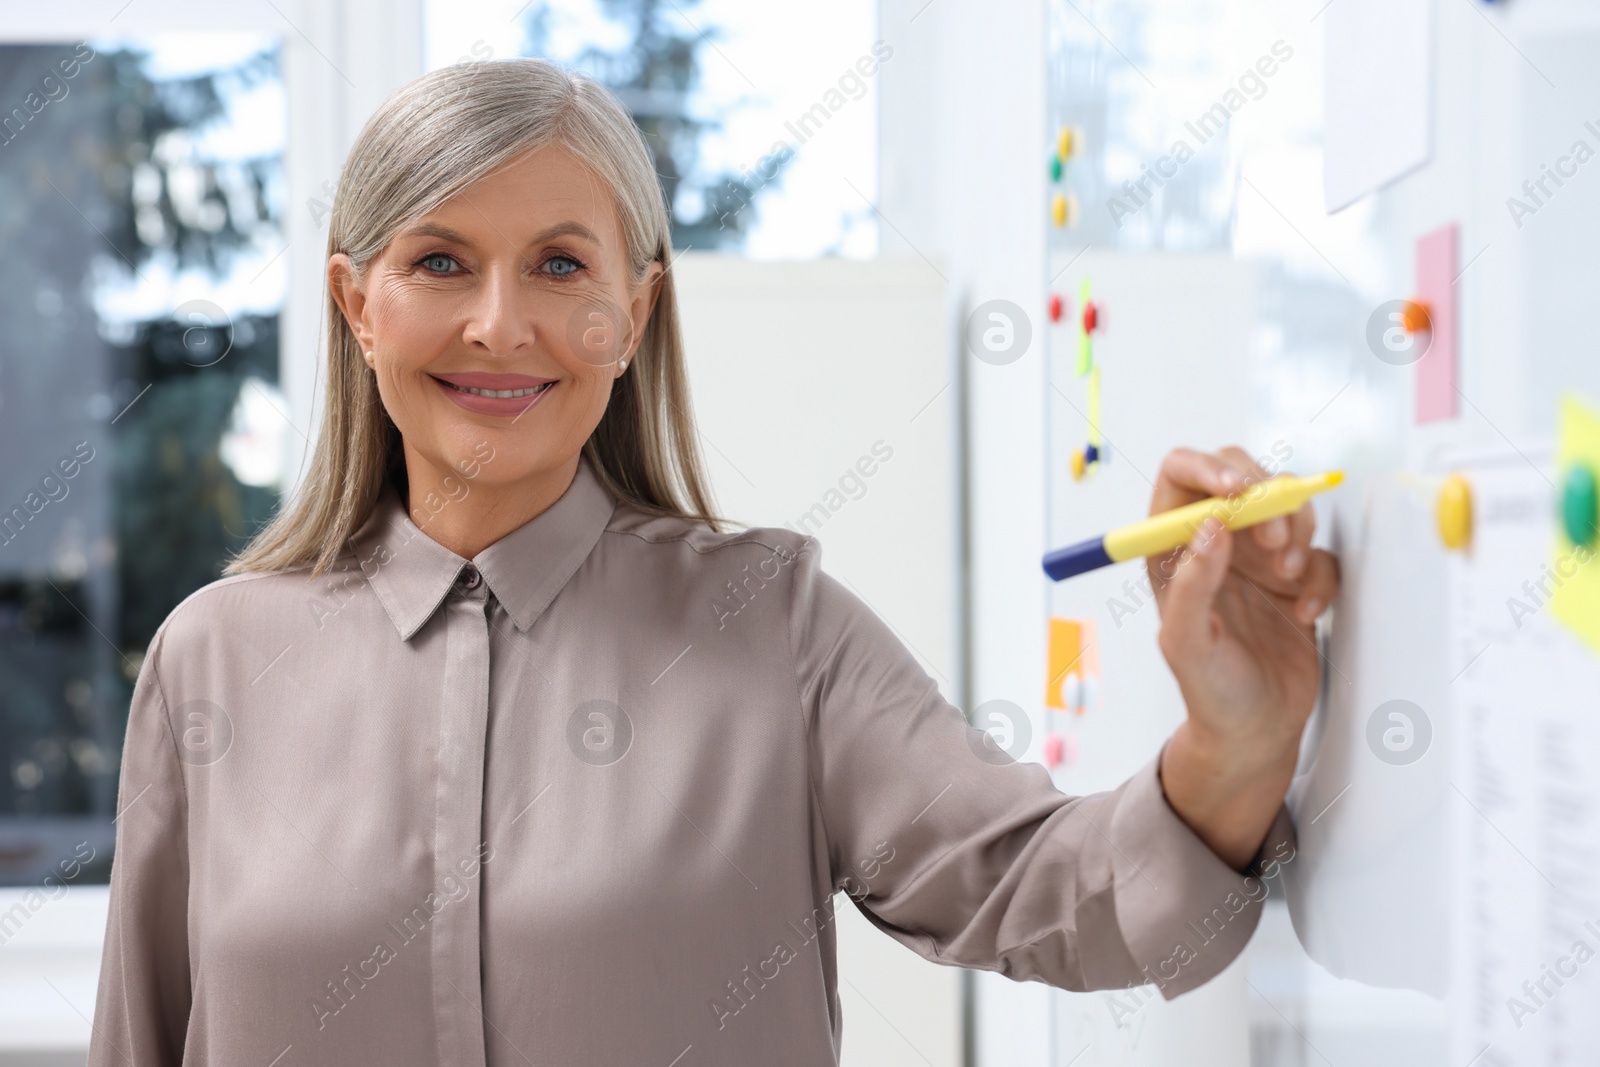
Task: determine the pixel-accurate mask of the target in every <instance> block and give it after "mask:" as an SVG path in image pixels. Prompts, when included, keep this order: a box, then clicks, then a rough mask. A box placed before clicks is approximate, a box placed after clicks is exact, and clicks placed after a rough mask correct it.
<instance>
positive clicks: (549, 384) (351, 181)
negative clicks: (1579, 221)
mask: <svg viewBox="0 0 1600 1067" xmlns="http://www.w3.org/2000/svg"><path fill="white" fill-rule="evenodd" d="M329 252H330V257H329V261H328V287H329V305H328V374H327V380H328V395H327V404H326V415H325V418H324V422H323V426H322V429H321V433H320V437H319V439H318V442H317V446H316V452H315V457H314V460H313V467H312V470H311V473H310V475H309V477H308V479H307V481H306V483H305V486H304V488H303V489H302V490H301V491H300V492H299V493H298V494H297V496H296V497H295V498H294V500H293V501H292V502H290V503H289V504H288V506H287V507H286V508H285V510H284V511H283V513H282V514H281V515H280V516H279V518H278V519H277V520H276V521H274V522H273V524H272V525H271V526H269V527H268V528H266V529H265V530H264V531H262V533H261V534H260V536H259V537H257V539H256V540H255V541H254V542H252V543H251V544H250V545H249V547H248V548H247V549H246V550H245V551H244V553H243V554H242V555H241V556H240V558H239V559H237V560H236V561H235V562H234V563H233V564H232V565H231V567H230V571H231V572H232V576H231V577H227V578H224V579H223V580H221V581H219V582H216V583H214V584H212V585H210V586H207V587H206V588H204V589H202V590H200V591H199V592H197V593H195V594H194V595H193V596H191V597H190V598H189V599H188V600H186V601H185V602H184V603H183V604H182V605H180V606H179V607H178V608H177V609H176V610H175V611H174V612H173V614H172V616H171V617H170V618H169V619H168V620H167V622H166V623H165V625H164V626H163V627H162V629H161V631H160V633H158V634H157V636H156V638H155V640H154V641H153V642H152V644H151V646H150V649H149V652H148V654H147V657H146V659H145V661H144V664H143V668H142V670H141V673H140V677H139V682H138V684H137V686H136V687H135V691H134V700H133V706H132V710H131V713H130V719H129V723H128V734H127V742H126V747H125V750H124V756H123V764H122V778H121V790H122V792H121V795H122V797H123V801H122V812H121V815H120V816H119V819H118V830H117V852H116V863H115V869H114V871H113V877H112V889H111V894H112V895H111V900H112V904H111V916H110V925H109V928H108V930H107V933H106V944H105V957H104V964H103V967H102V971H101V979H100V990H99V1000H98V1003H97V1005H96V1019H95V1031H94V1043H93V1049H92V1052H91V1056H90V1061H91V1063H93V1064H96V1065H107V1067H109V1065H112V1064H125V1065H127V1064H131V1065H135V1067H144V1065H146V1064H152V1065H153V1064H176V1063H179V1062H182V1063H185V1064H204V1063H229V1064H234V1063H259V1064H263V1065H266V1064H283V1065H288V1064H294V1063H304V1064H349V1063H385V1064H430V1063H437V1064H449V1065H451V1067H470V1065H473V1064H511V1063H522V1062H529V1063H531V1062H546V1063H607V1064H609V1063H654V1064H661V1065H663V1067H665V1065H668V1064H673V1063H681V1064H751V1063H765V1064H774V1063H786V1064H787V1063H792V1064H808V1065H812V1064H821V1063H832V1062H835V1060H836V1058H837V1055H838V1050H839V1043H840V1035H841V1021H840V1015H839V1002H838V997H837V988H836V976H835V968H834V931H833V925H832V921H831V919H832V910H831V909H832V906H833V896H834V893H835V892H836V891H838V890H840V889H843V890H845V891H846V892H847V893H849V894H850V896H851V897H852V898H853V899H854V901H855V903H856V904H857V905H858V906H859V907H861V908H862V909H863V911H864V912H865V913H866V915H867V916H868V917H869V918H870V919H871V920H872V921H873V922H874V923H875V924H876V925H877V926H878V927H879V928H880V929H882V930H883V931H884V932H886V933H887V934H889V935H890V936H892V937H894V938H896V939H897V940H899V941H901V942H903V943H904V944H906V945H907V946H909V947H910V948H912V949H913V950H914V951H916V952H918V953H920V954H921V955H923V956H925V957H927V958H928V959H931V960H935V961H937V962H940V963H947V964H953V965H960V966H965V967H974V968H984V969H989V970H997V971H1000V972H1001V973H1004V974H1006V975H1009V976H1011V977H1012V978H1016V979H1026V980H1037V981H1043V982H1048V983H1050V984H1053V985H1058V986H1062V987H1066V988H1071V989H1085V988H1104V987H1111V986H1126V985H1130V984H1135V983H1140V984H1142V983H1147V982H1153V983H1156V984H1158V985H1159V986H1160V987H1161V989H1162V992H1163V993H1164V994H1165V995H1167V996H1173V995H1176V994H1177V993H1179V992H1182V991H1184V990H1186V989H1189V988H1192V987H1194V986H1196V985H1199V984H1200V983H1202V982H1204V981H1206V980H1207V979H1208V978H1210V977H1211V976H1213V975H1215V974H1216V973H1217V972H1218V971H1219V970H1221V969H1222V968H1223V967H1224V966H1225V965H1226V964H1227V963H1228V962H1229V960H1230V959H1231V958H1232V957H1233V956H1234V955H1235V954H1236V953H1237V952H1238V951H1239V949H1240V948H1241V947H1242V946H1243V944H1244V943H1245V941H1246V940H1247V939H1248V936H1249V933H1250V931H1251V929H1253V926H1254V924H1255V922H1256V919H1257V911H1258V907H1259V904H1258V902H1259V900H1260V898H1261V897H1262V896H1264V894H1265V891H1264V889H1263V888H1262V886H1261V883H1260V882H1259V881H1258V880H1257V878H1256V875H1257V874H1261V873H1268V874H1270V873H1271V872H1270V870H1268V871H1266V872H1263V871H1262V870H1261V865H1263V864H1265V865H1267V866H1268V867H1270V866H1271V865H1273V864H1275V863H1277V862H1281V861H1283V860H1285V859H1287V858H1288V857H1289V856H1290V855H1291V854H1292V829H1291V827H1290V825H1289V821H1288V817H1287V815H1286V813H1285V812H1284V810H1283V807H1282V799H1283V796H1284V791H1285V789H1286V787H1287V784H1288V781H1289V778H1290V776H1291V774H1292V770H1293V765H1294V758H1295V750H1296V744H1297V741H1298V737H1299V734H1300V730H1301V727H1302V726H1303V724H1304V721H1305V719H1306V716H1307V715H1308V714H1309V712H1310V709H1311V706H1312V702H1313V698H1314V694H1315V691H1316V688H1317V683H1318V677H1319V675H1318V661H1317V654H1316V651H1315V645H1314V642H1313V640H1312V633H1311V629H1310V628H1311V625H1312V622H1313V620H1314V619H1315V618H1316V616H1317V614H1318V613H1319V612H1320V611H1321V610H1322V607H1323V606H1324V605H1326V603H1327V602H1328V600H1329V598H1330V597H1331V595H1332V593H1333V590H1334V586H1335V584H1336V577H1335V569H1334V565H1333V561H1332V560H1331V558H1330V557H1328V556H1327V555H1326V554H1323V553H1314V552H1311V551H1310V550H1309V541H1310V536H1311V527H1312V521H1311V516H1310V513H1309V511H1307V512H1304V513H1302V514H1300V515H1297V516H1295V517H1294V518H1293V519H1292V520H1279V521H1278V522H1277V523H1275V524H1274V525H1271V526H1267V527H1262V528H1260V529H1259V530H1258V531H1257V532H1256V533H1254V534H1253V535H1252V536H1250V537H1241V538H1239V539H1238V540H1237V542H1235V541H1233V540H1230V536H1229V535H1228V533H1227V531H1225V530H1217V529H1214V528H1208V529H1207V530H1206V531H1204V534H1205V536H1202V537H1201V538H1199V539H1198V541H1197V545H1196V547H1195V550H1194V551H1193V553H1192V554H1189V555H1184V556H1182V557H1175V558H1173V559H1171V560H1167V561H1163V562H1162V564H1161V565H1162V566H1165V565H1166V564H1181V565H1178V566H1176V569H1175V570H1173V569H1170V568H1169V569H1165V570H1164V571H1163V572H1162V573H1164V574H1167V575H1171V579H1170V581H1166V580H1158V582H1157V584H1158V585H1159V586H1160V587H1161V588H1160V597H1161V602H1162V612H1163V624H1162V634H1161V642H1162V648H1163V650H1164V652H1165V654H1166V656H1167V658H1168V660H1169V662H1170V663H1171V665H1172V669H1173V671H1174V672H1175V673H1176V675H1177V677H1178V680H1179V682H1180V684H1181V686H1182V690H1183V694H1184V698H1185V700H1186V702H1187V705H1188V709H1189V718H1188V720H1187V722H1186V723H1185V724H1184V725H1183V726H1182V727H1181V728H1180V729H1179V730H1178V731H1177V732H1176V733H1175V734H1174V736H1173V737H1172V738H1171V739H1170V740H1169V742H1168V743H1167V744H1166V745H1165V747H1164V749H1163V751H1162V753H1161V755H1160V757H1159V758H1158V759H1156V760H1152V761H1151V763H1150V765H1149V766H1147V767H1146V768H1145V769H1144V770H1142V771H1141V772H1140V773H1139V774H1138V775H1136V776H1135V777H1134V778H1132V779H1131V780H1130V781H1128V782H1127V783H1125V784H1124V785H1123V786H1122V787H1120V788H1119V789H1117V790H1115V791H1114V792H1111V793H1105V794H1097V795H1093V796H1087V797H1082V798H1071V797H1067V796H1064V795H1062V794H1060V793H1058V792H1057V791H1056V790H1055V789H1054V787H1053V786H1052V784H1051V782H1050V779H1049V777H1048V775H1047V774H1046V773H1045V771H1044V769H1043V768H1041V767H1040V766H1038V765H1037V764H1018V763H1014V762H1012V761H1010V760H1009V759H1005V758H997V755H998V754H997V753H996V751H995V750H994V748H993V746H992V745H990V744H988V743H987V739H986V737H985V735H984V734H982V733H981V732H979V731H976V730H974V729H973V728H971V727H969V726H968V725H967V724H966V723H965V721H964V719H963V716H962V714H961V712H960V711H959V710H958V709H957V708H955V707H953V706H952V705H950V704H949V703H947V702H946V701H945V700H944V699H943V698H942V697H941V696H940V694H939V692H938V690H937V688H936V686H935V685H934V683H933V682H932V681H931V680H930V679H929V677H928V676H927V674H926V673H924V672H923V671H922V670H921V669H920V668H919V667H918V666H917V664H916V662H915V661H914V659H913V658H912V656H911V655H910V653H909V652H908V651H907V650H906V649H905V648H904V647H903V646H902V645H901V644H900V643H899V642H898V641H897V640H896V638H895V637H894V636H893V634H892V633H891V631H890V630H889V629H888V628H887V627H886V626H885V625H884V624H883V623H882V622H881V621H880V620H878V619H877V618H876V617H875V616H874V615H873V614H872V613H871V612H870V611H869V610H868V609H867V608H866V607H865V606H864V605H863V604H862V603H861V602H860V601H859V600H857V599H856V598H855V597H853V596H852V595H851V594H850V593H848V592H847V591H846V590H845V589H844V588H843V587H842V586H841V585H840V584H838V583H837V582H835V581H833V580H832V579H830V578H829V577H828V576H827V575H826V574H824V573H823V572H822V571H820V570H819V569H818V554H819V549H818V546H817V544H816V542H815V541H813V540H812V539H810V538H807V537H802V536H800V535H797V534H794V533H791V532H789V531H786V530H778V529H761V528H757V529H747V530H743V531H738V532H732V531H728V530H725V529H723V528H722V524H721V523H720V522H719V521H717V520H715V518H714V517H713V515H712V514H711V509H710V506H709V503H708V496H707V493H706V491H705V487H704V478H703V475H702V474H701V472H700V467H699V462H698V458H697V455H696V449H695V434H694V429H693V425H692V423H691V420H690V417H689V404H688V395H687V389H686V387H685V378H684V368H683V356H682V353H681V350H680V344H679V337H678V321H677V311H676V307H675V304H674V296H673V284H672V274H671V272H670V271H669V270H668V269H667V268H668V265H669V255H670V245H669V232H668V224H667V216H666V212H665V208H664V205H663V202H662V198H661V192H660V188H659V185H658V184H657V181H656V176H655V174H654V173H653V171H652V169H651V165H650V161H649V158H648V156H647V154H646V152H645V149H644V145H643V143H642V141H641V140H640V137H639V135H638V133H637V132H636V131H635V129H634V127H633V124H632V123H631V121H630V120H629V118H628V116H627V115H626V114H625V113H624V112H623V111H622V110H621V108H620V107H619V106H618V105H617V103H616V102H615V101H614V100H613V99H612V98H611V97H609V96H608V95H607V94H606V93H605V92H604V91H603V90H602V89H600V88H599V87H597V86H596V85H595V84H594V83H592V82H589V81H586V80H583V79H579V78H574V77H572V76H570V75H568V74H566V73H563V72H562V71H560V70H559V69H557V68H555V67H553V66H551V65H549V64H547V63H543V62H540V61H531V60H528V61H512V62H503V63H486V64H475V65H473V66H472V67H470V68H461V67H458V68H450V69H446V70H441V71H437V72H434V73H432V74H429V75H426V76H424V77H422V78H419V79H417V80H416V81H414V82H412V83H411V84H409V85H407V86H405V87H404V88H402V89H400V90H399V91H398V92H397V93H395V94H394V96H392V97H391V98H390V99H389V100H388V101H387V102H386V103H385V104H384V105H383V107H382V108H381V109H380V110H379V112H378V113H377V114H376V115H375V116H374V117H373V119H372V120H371V122H370V123H369V124H368V125H367V127H366V129H365V130H364V131H363V133H362V135H361V137H360V139H359V140H358V142H357V143H356V145H355V147H354V149H353V150H352V152H351V155H350V158H349V161H348V162H347V163H346V165H345V169H344V173H343V175H342V176H341V178H340V181H339V192H338V198H337V203H336V205H335V208H334V211H333V215H332V219H331V232H330V235H329ZM1259 474H1260V472H1259V470H1257V469H1256V468H1254V466H1253V465H1252V464H1250V463H1249V461H1248V460H1247V459H1245V458H1244V457H1243V454H1242V453H1237V452H1229V453H1226V454H1223V455H1217V456H1208V455H1201V454H1198V453H1191V452H1177V453H1174V454H1173V455H1172V456H1170V457H1168V460H1167V462H1166V465H1165V467H1164V468H1163V472H1162V476H1161V482H1160V485H1159V486H1158V487H1157V490H1156V497H1155V501H1154V506H1155V507H1156V508H1158V509H1159V508H1166V507H1170V506H1173V505H1175V504H1178V503H1181V502H1183V501H1185V500H1188V499H1192V498H1195V497H1198V496H1203V495H1211V494H1215V493H1221V492H1227V491H1230V490H1233V491H1237V490H1238V489H1240V488H1242V486H1243V485H1244V484H1245V480H1246V479H1248V478H1249V477H1252V476H1259ZM1252 864H1254V865H1255V866H1252ZM1247 869H1249V870H1251V871H1252V872H1253V873H1251V874H1241V872H1243V871H1246V870H1247ZM1202 931H1203V932H1202Z"/></svg>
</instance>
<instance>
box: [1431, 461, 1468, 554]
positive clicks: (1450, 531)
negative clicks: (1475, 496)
mask: <svg viewBox="0 0 1600 1067" xmlns="http://www.w3.org/2000/svg"><path fill="white" fill-rule="evenodd" d="M1434 518H1435V519H1436V520H1437V521H1438V524H1439V540H1441V541H1443V542H1444V547H1446V548H1448V549H1452V550H1457V551H1459V550H1461V549H1464V548H1466V547H1467V545H1468V543H1470V542H1471V541H1472V487H1471V486H1470V485H1468V484H1467V480H1466V479H1465V478H1463V477H1462V476H1461V475H1459V474H1452V475H1450V477H1448V478H1446V479H1445V480H1444V485H1442V486H1440V487H1439V499H1438V500H1437V501H1435V503H1434Z"/></svg>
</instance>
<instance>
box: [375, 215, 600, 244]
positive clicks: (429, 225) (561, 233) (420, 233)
mask: <svg viewBox="0 0 1600 1067" xmlns="http://www.w3.org/2000/svg"><path fill="white" fill-rule="evenodd" d="M400 236H401V237H436V238H438V239H439V240H441V241H452V242H454V243H456V244H459V245H468V246H470V245H471V244H472V239H471V238H469V237H468V236H467V235H466V234H464V233H462V232H460V231H459V230H452V229H451V228H450V227H448V226H441V225H439V224H438V223H436V222H422V223H418V224H417V225H415V226H413V227H411V228H410V229H408V230H406V231H405V232H403V233H401V234H400ZM557 237H582V238H584V239H585V240H588V241H592V242H593V243H595V244H599V243H600V238H598V237H596V236H595V235H594V231H592V230H590V229H589V227H587V226H585V225H584V224H583V223H581V222H576V221H568V222H558V223H556V224H555V225H554V226H548V227H546V228H545V229H543V230H540V231H539V232H538V233H536V234H534V235H533V237H532V239H531V240H529V242H528V243H529V244H530V245H537V244H544V243H545V242H546V241H550V240H553V239H554V238H557Z"/></svg>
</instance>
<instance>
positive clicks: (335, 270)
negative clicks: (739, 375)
mask: <svg viewBox="0 0 1600 1067" xmlns="http://www.w3.org/2000/svg"><path fill="white" fill-rule="evenodd" d="M661 272H662V266H661V264H659V263H652V264H651V265H650V270H649V272H648V273H647V274H646V276H645V278H644V280H643V281H642V282H641V283H640V284H639V285H637V286H635V285H633V284H631V278H630V271H629V270H628V266H627V257H626V254H625V252H624V245H623V240H622V231H621V226H620V224H619V222H618V219H617V212H616V208H615V206H614V204H613V202H612V197H611V194H610V192H609V190H608V189H607V188H606V186H605V184H604V183H603V182H602V181H600V179H598V178H597V177H595V176H594V174H593V173H592V172H591V171H590V170H589V169H588V167H586V166H585V165H584V164H583V163H581V162H580V161H579V160H578V159H577V158H576V157H575V156H573V155H572V154H571V153H570V152H569V151H567V150H566V149H565V148H562V147H560V146H556V145H548V146H545V147H543V148H539V149H536V150H534V151H532V152H529V153H527V154H525V155H523V156H521V157H519V158H518V159H516V160H515V161H513V162H512V163H510V164H508V165H506V166H505V167H502V168H501V169H500V170H498V171H495V172H494V173H492V174H490V175H488V176H487V177H485V178H482V179H480V180H479V181H477V182H475V183H473V184H472V185H470V186H468V187H467V188H466V189H464V190H463V191H462V192H460V193H459V194H457V195H456V196H455V197H453V198H451V199H450V200H448V201H447V202H445V203H444V204H443V205H441V206H440V207H438V208H436V209H435V210H433V211H431V212H429V213H428V214H426V215H423V216H422V217H420V218H418V219H416V220H414V221H412V222H411V223H409V224H408V225H406V226H404V227H402V228H401V229H400V231H399V233H397V234H396V235H395V237H394V239H393V240H391V241H390V242H389V244H388V246H387V247H385V248H384V250H383V251H382V252H381V253H379V254H378V255H377V256H375V257H373V259H372V261H371V263H369V264H368V266H367V270H366V273H365V274H364V276H362V277H361V278H359V279H357V278H355V277H354V275H353V273H352V270H351V264H350V260H349V258H348V257H347V256H345V255H344V254H343V253H340V254H337V255H335V256H333V257H332V258H331V259H330V260H329V263H328V277H329V283H330V284H331V285H332V287H333V292H334V296H335V299H336V300H337V301H338V303H339V306H340V308H341V309H343V311H344V314H345V318H346V319H347V320H348V321H349V323H350V325H351V328H352V329H353V330H354V331H355V335H356V339H357V340H358V341H359V343H360V345H361V350H362V352H363V353H364V355H365V358H366V361H367V363H368V365H369V366H371V367H372V369H373V372H374V373H375V374H376V376H377V384H378V392H379V395H380V396H381V397H382V398H383V406H384V408H385V409H386V410H387V411H388V413H389V417H390V418H391V419H393V420H394V423H395V425H396V426H398V427H399V428H400V433H401V436H402V437H403V438H404V440H405V453H406V469H407V471H408V473H409V475H410V480H411V483H412V485H413V487H418V486H419V483H426V484H427V486H428V487H429V488H432V487H435V486H437V485H438V484H439V483H440V482H441V481H442V480H443V479H444V478H445V477H450V476H453V477H454V478H455V479H456V481H459V480H460V479H461V478H462V477H463V476H465V477H469V478H471V479H473V480H474V481H475V482H476V483H478V484H486V485H501V486H504V485H511V484H515V483H519V482H522V483H526V482H528V481H529V480H530V479H532V480H537V479H541V478H546V477H549V478H565V477H568V476H570V474H571V471H572V469H573V468H574V467H575V465H576V463H577V456H578V453H579V450H580V449H581V448H582V447H583V443H584V441H585V440H587V439H588V437H589V434H590V433H591V432H592V431H593V430H594V428H595V426H596V424H598V423H599V421H600V416H601V415H602V414H603V413H604V412H605V407H606V401H607V399H608V397H609V396H610V393H611V383H612V381H613V380H614V379H615V378H617V377H618V376H619V375H621V374H622V373H624V370H623V361H624V360H626V359H631V358H632V356H633V353H634V351H635V349H636V348H637V346H638V342H639V338H640V336H641V334H642V333H643V330H644V326H645V323H646V322H647V321H648V319H649V317H650V311H651V308H652V307H653V305H654V302H655V293H656V283H657V281H658V279H659V278H660V275H661ZM490 457H492V458H490ZM486 459H487V461H486ZM445 484H447V485H454V484H455V482H450V483H445Z"/></svg>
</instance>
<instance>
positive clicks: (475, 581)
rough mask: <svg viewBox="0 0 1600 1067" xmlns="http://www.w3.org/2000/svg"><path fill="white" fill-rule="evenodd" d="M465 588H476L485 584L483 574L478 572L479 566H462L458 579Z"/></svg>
mask: <svg viewBox="0 0 1600 1067" xmlns="http://www.w3.org/2000/svg"><path fill="white" fill-rule="evenodd" d="M456 582H457V583H459V584H460V586H461V588H463V589H476V588H478V586H480V585H482V584H483V575H481V574H479V573H478V568H476V567H474V566H473V565H472V564H470V563H469V564H467V565H466V566H465V567H463V568H461V577H459V578H457V579H456Z"/></svg>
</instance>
